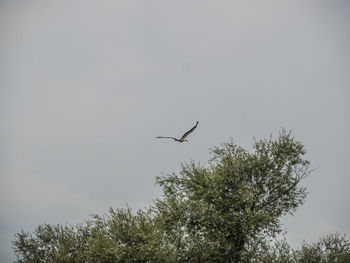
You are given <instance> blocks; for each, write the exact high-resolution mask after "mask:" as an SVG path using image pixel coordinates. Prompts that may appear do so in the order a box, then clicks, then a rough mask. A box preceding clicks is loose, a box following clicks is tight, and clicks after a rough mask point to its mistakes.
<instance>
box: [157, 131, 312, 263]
mask: <svg viewBox="0 0 350 263" xmlns="http://www.w3.org/2000/svg"><path fill="white" fill-rule="evenodd" d="M211 153H212V155H213V156H212V159H211V160H210V162H209V165H208V166H207V167H206V166H202V165H200V164H195V163H194V162H190V163H189V164H185V165H183V166H182V170H181V172H180V175H177V174H172V175H169V176H164V177H158V178H157V182H158V183H159V184H160V186H162V187H163V191H164V199H163V200H157V202H156V207H157V209H158V211H159V215H160V216H161V217H162V218H163V219H162V220H163V221H162V222H163V227H164V229H165V231H166V232H167V233H168V235H169V236H170V237H172V240H171V242H172V243H173V244H177V245H176V247H175V248H176V250H177V252H178V257H179V258H181V259H182V260H183V259H184V258H183V257H184V256H185V255H186V256H185V258H186V257H187V258H191V262H193V261H196V262H213V261H220V262H242V261H248V260H250V258H252V257H253V256H254V254H255V253H257V252H258V251H259V249H260V248H259V246H258V244H261V245H263V244H264V242H265V241H266V239H267V238H268V237H274V236H276V234H278V233H279V232H280V231H281V227H280V222H279V219H280V217H281V216H283V215H285V214H292V213H293V212H294V211H295V210H296V208H297V207H298V206H299V205H301V204H302V203H303V201H304V199H305V196H306V189H305V187H303V186H301V185H300V182H301V180H302V179H303V178H305V177H306V176H307V175H308V174H309V172H310V170H309V162H308V161H307V160H304V159H303V155H304V154H305V150H304V148H303V145H302V144H301V143H299V142H297V141H295V140H294V138H293V137H292V136H291V134H290V133H289V132H286V131H285V130H283V131H282V132H281V133H280V136H279V138H278V139H277V140H272V139H271V138H270V139H269V140H260V141H255V142H254V145H253V152H249V151H247V150H244V149H243V148H241V147H238V146H236V145H234V144H233V142H230V143H226V144H224V145H222V147H215V148H213V149H212V150H211ZM195 252H197V253H195ZM194 253H195V254H194Z"/></svg>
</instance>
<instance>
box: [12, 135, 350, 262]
mask: <svg viewBox="0 0 350 263" xmlns="http://www.w3.org/2000/svg"><path fill="white" fill-rule="evenodd" d="M211 154H212V158H211V159H210V161H209V162H208V164H207V165H201V164H196V163H194V162H189V163H187V164H183V165H182V167H181V171H180V173H179V174H175V173H174V174H171V175H168V176H163V177H158V178H157V183H158V184H159V185H160V186H161V187H162V188H163V192H164V194H163V198H162V199H158V200H156V201H155V204H154V206H153V207H151V208H150V209H148V210H139V211H137V212H136V213H132V211H131V210H130V209H129V208H127V209H116V210H113V209H110V211H109V213H108V214H107V215H104V216H102V217H100V216H97V215H95V216H93V217H92V219H90V220H89V221H87V222H86V223H84V224H80V225H76V226H61V225H56V226H52V225H47V224H44V225H40V226H38V227H37V229H35V230H34V232H33V233H25V232H23V231H22V232H20V233H18V234H16V239H15V241H14V242H13V245H14V250H15V253H16V255H17V262H26V263H28V262H165V263H166V262H234V263H238V262H290V263H295V262H331V261H330V260H338V261H334V262H338V263H343V262H345V261H344V260H347V259H348V258H346V259H343V256H341V257H340V256H339V255H343V254H344V253H343V252H344V251H346V249H348V243H347V245H346V242H345V241H344V240H342V239H341V238H340V237H339V236H337V237H336V238H333V239H332V238H331V237H326V238H325V239H324V240H323V241H322V242H323V243H322V245H320V244H321V243H320V244H319V245H317V246H316V245H307V244H304V245H303V246H302V248H301V249H300V250H299V251H293V250H291V249H290V247H289V246H288V244H287V243H286V242H285V241H281V242H280V243H277V244H276V246H275V247H273V248H271V246H270V244H271V242H270V241H271V240H272V239H273V238H274V237H275V236H276V235H277V234H279V233H280V232H281V226H280V221H279V220H280V218H281V216H283V215H285V214H292V213H293V212H294V211H295V210H296V209H297V207H298V206H300V205H301V204H302V203H303V202H304V200H305V196H306V189H305V188H304V187H303V186H302V185H300V182H301V181H302V179H304V178H305V177H306V176H307V175H308V174H309V173H310V170H309V168H308V167H309V162H308V161H307V160H305V159H304V158H303V156H304V154H305V150H304V148H303V145H302V144H301V143H299V142H297V141H295V140H294V138H293V137H292V136H291V135H290V133H288V132H286V131H284V130H282V131H281V133H280V134H279V137H278V138H277V139H276V140H272V138H270V139H269V140H260V141H255V142H254V145H253V151H251V152H250V151H248V150H245V149H242V148H241V147H238V146H236V145H234V144H233V142H230V143H226V144H223V145H222V146H221V147H215V148H213V149H212V150H211ZM327 238H328V239H327ZM327 242H328V243H327ZM344 242H345V243H344ZM344 244H345V245H344ZM315 251H316V252H315ZM345 254H346V253H345ZM314 255H315V257H316V258H315V259H314V258H313V257H312V256H314ZM317 255H319V256H320V257H319V258H317ZM338 256H339V257H338ZM317 259H321V260H324V261H315V260H317ZM297 260H299V261H297ZM303 260H304V261H303ZM307 260H308V261H307ZM327 260H328V261H327ZM341 260H343V261H341Z"/></svg>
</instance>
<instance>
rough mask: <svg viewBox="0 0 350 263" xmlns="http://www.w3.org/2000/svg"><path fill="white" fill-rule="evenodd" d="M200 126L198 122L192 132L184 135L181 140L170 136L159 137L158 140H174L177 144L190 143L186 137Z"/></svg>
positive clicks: (189, 131)
mask: <svg viewBox="0 0 350 263" xmlns="http://www.w3.org/2000/svg"><path fill="white" fill-rule="evenodd" d="M197 126H198V121H197V122H196V125H195V126H194V127H192V128H191V129H190V130H188V131H187V132H185V133H184V135H182V137H181V138H175V137H170V136H157V137H156V138H158V139H173V140H174V141H176V142H188V141H187V140H186V137H187V136H188V135H189V134H190V133H191V132H193V131H194V129H195V128H197Z"/></svg>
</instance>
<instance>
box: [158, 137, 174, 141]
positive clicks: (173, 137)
mask: <svg viewBox="0 0 350 263" xmlns="http://www.w3.org/2000/svg"><path fill="white" fill-rule="evenodd" d="M156 138H158V139H173V140H175V141H176V140H177V138H175V137H168V136H157V137H156Z"/></svg>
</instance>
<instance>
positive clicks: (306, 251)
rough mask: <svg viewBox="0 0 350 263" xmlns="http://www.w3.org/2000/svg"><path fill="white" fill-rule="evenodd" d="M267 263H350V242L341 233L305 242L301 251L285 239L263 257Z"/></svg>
mask: <svg viewBox="0 0 350 263" xmlns="http://www.w3.org/2000/svg"><path fill="white" fill-rule="evenodd" d="M259 260H260V262H266V263H275V262H276V263H277V262H278V263H348V262H350V242H349V241H348V240H346V238H345V235H341V234H339V233H335V234H330V235H326V236H324V237H322V238H321V239H320V240H319V241H318V242H316V243H313V244H307V243H305V242H303V243H302V244H301V247H300V248H299V249H295V250H294V249H291V247H290V246H289V245H288V243H287V241H286V240H285V239H283V240H280V241H278V242H276V244H275V245H274V246H271V248H270V249H269V250H268V252H267V253H265V254H264V255H263V256H262V257H260V259H259Z"/></svg>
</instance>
